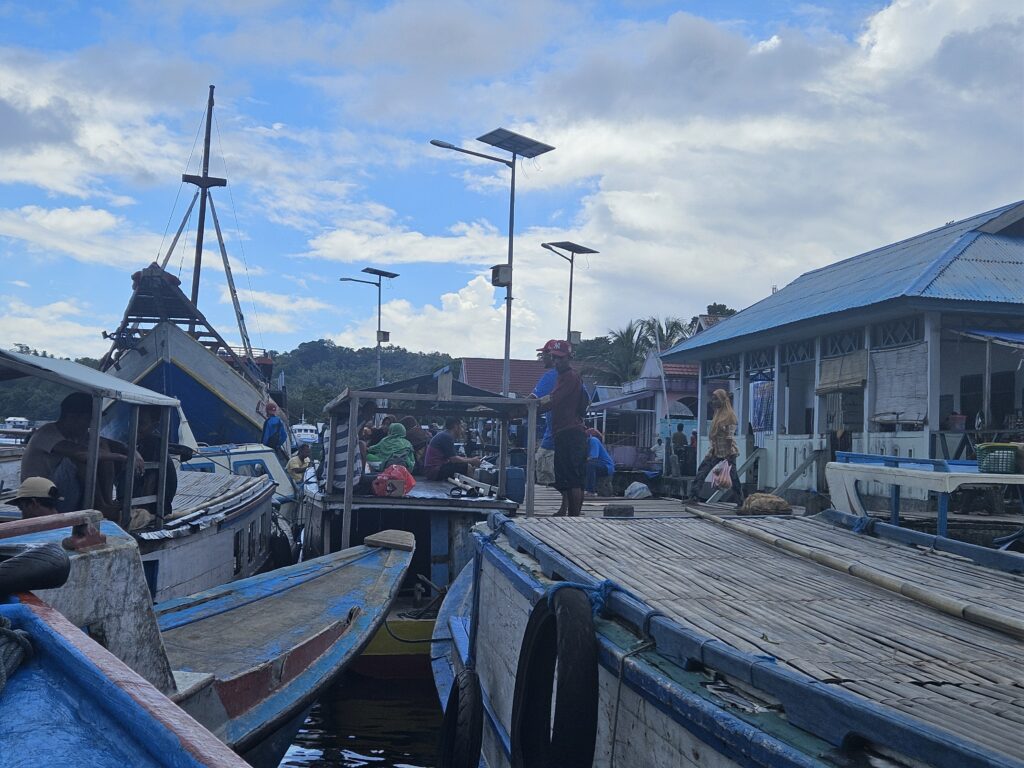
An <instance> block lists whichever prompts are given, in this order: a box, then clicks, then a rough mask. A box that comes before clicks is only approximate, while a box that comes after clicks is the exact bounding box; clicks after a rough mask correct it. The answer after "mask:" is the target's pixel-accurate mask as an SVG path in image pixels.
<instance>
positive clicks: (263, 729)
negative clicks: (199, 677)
mask: <svg viewBox="0 0 1024 768" xmlns="http://www.w3.org/2000/svg"><path fill="white" fill-rule="evenodd" d="M411 558H412V553H411V552H409V551H400V550H394V549H381V548H376V547H366V546H360V547H352V548H350V549H348V550H344V551H342V552H338V553H335V554H333V555H327V556H324V557H321V558H317V559H315V560H310V561H306V562H302V563H298V564H296V565H293V566H289V567H286V568H279V569H277V570H275V571H271V572H269V573H265V574H260V575H258V576H253V577H250V578H248V579H242V580H240V581H236V582H233V583H232V584H230V585H225V586H223V587H217V588H215V589H211V590H207V591H206V592H200V593H198V594H195V595H191V596H189V597H186V598H181V599H179V600H172V601H168V602H166V603H162V604H160V605H157V606H156V607H155V610H156V612H157V621H158V624H159V627H160V631H161V634H162V636H163V640H164V645H165V647H166V648H167V652H168V656H169V658H170V661H171V665H172V667H173V668H174V669H181V670H185V671H188V672H196V673H205V674H212V675H213V676H214V678H215V682H214V684H213V685H214V691H215V694H216V696H217V697H218V698H219V701H220V704H221V706H222V707H223V709H224V711H225V712H227V713H228V715H229V719H228V720H227V722H225V723H223V724H222V725H220V726H218V727H217V728H216V729H215V733H216V734H217V736H218V737H220V738H221V739H222V740H223V741H224V742H225V743H226V744H228V745H230V746H231V747H232V748H233V749H235V750H236V751H238V752H239V753H241V754H243V755H245V757H246V759H247V760H249V761H250V762H251V763H253V764H254V765H257V766H276V765H277V764H278V762H279V761H280V759H281V757H282V756H283V755H284V752H285V751H286V750H287V748H288V745H289V743H290V741H291V737H292V736H294V734H295V732H296V731H297V729H298V728H299V726H301V724H302V721H303V716H304V713H305V712H306V711H307V710H308V709H309V707H310V706H311V705H312V703H313V701H314V700H315V699H316V698H317V697H318V696H319V694H320V692H321V691H322V690H324V689H325V688H326V687H327V686H329V685H330V684H331V682H332V681H333V680H334V679H335V678H336V677H337V676H338V675H339V674H340V673H341V672H342V671H344V670H345V668H346V667H347V666H348V665H349V664H350V663H352V662H353V661H354V660H355V659H356V657H358V655H359V654H360V653H361V652H362V650H363V648H364V647H365V646H366V644H367V643H369V641H370V639H371V638H372V637H373V635H374V634H375V633H376V631H377V629H378V628H379V627H380V624H381V622H382V621H383V620H384V617H385V616H387V612H388V610H390V607H391V604H392V602H393V601H394V599H395V597H396V596H397V594H398V590H399V587H400V585H401V583H402V580H403V578H404V577H405V573H406V571H407V570H408V567H409V563H410V561H411ZM236 646H237V649H236ZM270 669H274V670H277V671H276V672H275V673H274V674H273V675H270V674H268V670H270ZM182 706H184V707H185V708H186V710H188V703H187V702H183V703H182Z"/></svg>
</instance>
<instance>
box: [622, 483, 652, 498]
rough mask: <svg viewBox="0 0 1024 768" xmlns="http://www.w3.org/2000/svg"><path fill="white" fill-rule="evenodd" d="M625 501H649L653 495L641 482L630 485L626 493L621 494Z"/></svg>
mask: <svg viewBox="0 0 1024 768" xmlns="http://www.w3.org/2000/svg"><path fill="white" fill-rule="evenodd" d="M622 495H623V496H625V497H626V498H627V499H649V498H650V497H651V496H652V495H653V494H652V493H651V489H650V488H648V487H647V486H646V485H644V484H643V483H641V482H636V483H630V484H629V487H628V488H626V492H625V493H624V494H622Z"/></svg>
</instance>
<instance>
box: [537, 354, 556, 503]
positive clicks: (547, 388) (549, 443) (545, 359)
mask: <svg viewBox="0 0 1024 768" xmlns="http://www.w3.org/2000/svg"><path fill="white" fill-rule="evenodd" d="M552 341H554V339H552V340H551V341H549V342H548V343H547V344H545V345H544V346H543V347H541V348H540V349H538V350H537V353H538V354H537V356H538V357H539V358H540V361H541V362H542V363H543V364H544V367H545V368H546V369H547V370H546V371H544V375H543V376H541V377H540V380H539V381H538V382H537V386H535V387H534V388H533V392H531V393H530V397H535V398H541V397H544V396H545V395H550V394H551V391H552V390H553V389H554V388H555V382H556V381H558V371H556V370H555V360H554V358H553V357H552V356H551V350H550V347H551V343H552ZM541 418H542V419H544V436H543V437H542V438H541V440H540V445H538V446H537V452H536V454H534V461H533V466H534V470H535V474H536V476H537V484H538V485H554V483H555V436H554V434H553V433H552V432H551V413H550V411H549V412H547V413H542V414H541Z"/></svg>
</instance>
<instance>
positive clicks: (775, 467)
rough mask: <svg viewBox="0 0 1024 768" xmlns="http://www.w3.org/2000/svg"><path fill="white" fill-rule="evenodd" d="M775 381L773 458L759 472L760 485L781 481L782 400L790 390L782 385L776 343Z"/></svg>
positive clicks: (779, 346)
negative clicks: (769, 472) (770, 475)
mask: <svg viewBox="0 0 1024 768" xmlns="http://www.w3.org/2000/svg"><path fill="white" fill-rule="evenodd" d="M774 377H775V381H774V383H773V388H774V389H773V393H772V394H773V397H772V458H771V461H770V462H768V461H766V462H765V464H766V465H767V466H766V471H764V472H758V480H759V485H760V486H761V487H770V486H773V485H775V484H776V483H777V482H779V433H780V432H781V430H782V400H783V398H786V397H788V394H789V393H788V391H787V390H786V389H785V388H784V387H783V386H782V345H781V344H776V345H775V370H774ZM766 447H767V446H766ZM768 467H770V471H771V472H772V478H771V480H768V470H767V468H768Z"/></svg>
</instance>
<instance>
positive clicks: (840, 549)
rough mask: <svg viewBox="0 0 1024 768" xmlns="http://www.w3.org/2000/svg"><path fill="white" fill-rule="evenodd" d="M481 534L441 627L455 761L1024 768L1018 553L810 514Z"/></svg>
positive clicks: (584, 524) (580, 521) (439, 668)
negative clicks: (944, 546) (933, 543)
mask: <svg viewBox="0 0 1024 768" xmlns="http://www.w3.org/2000/svg"><path fill="white" fill-rule="evenodd" d="M475 537H476V544H477V552H478V555H477V558H476V561H475V563H473V564H471V565H470V566H467V569H466V570H465V571H464V572H463V573H462V574H461V575H460V576H459V579H458V580H457V581H456V583H455V585H453V588H452V589H451V590H450V592H449V594H448V596H447V598H446V600H445V604H444V607H443V609H442V614H441V616H440V617H439V621H438V624H437V627H436V628H435V643H434V645H433V657H434V673H435V680H436V682H437V686H438V690H439V693H440V694H441V698H442V702H443V703H444V704H445V705H446V713H445V735H444V736H443V738H442V748H443V749H445V750H447V752H446V755H445V758H442V762H443V760H444V759H450V758H451V756H452V755H456V756H458V758H459V759H460V760H462V761H463V762H461V763H459V764H465V765H475V764H476V763H475V761H474V760H473V758H474V757H475V753H474V752H473V749H474V747H476V745H479V744H481V743H482V755H483V758H484V760H485V764H486V765H489V766H490V767H491V768H498V767H500V766H508V765H533V764H558V765H567V766H576V765H580V766H589V765H591V764H593V765H595V766H608V765H613V764H615V765H644V766H677V765H690V766H738V765H744V766H750V765H756V766H772V767H777V766H819V767H821V766H848V765H886V766H916V765H932V766H945V767H947V768H966V767H967V766H977V767H979V768H980V766H986V767H989V766H1005V767H1009V766H1015V767H1017V768H1019V767H1020V766H1022V765H1024V760H1022V759H1021V752H1020V749H1019V743H1018V740H1017V739H1016V738H1015V737H1014V736H1013V735H1012V734H1013V733H1014V731H1015V727H1014V726H1013V725H1012V723H1014V722H1016V721H1017V719H1018V718H1019V717H1020V716H1021V714H1022V709H1021V707H1022V704H1021V701H1020V699H1019V697H1018V696H1016V693H1015V692H1016V691H1019V689H1020V686H1021V684H1022V682H1024V678H1022V677H1021V670H1022V669H1024V665H1022V664H1021V661H1022V659H1024V613H1022V612H1021V609H1020V605H1021V598H1022V597H1024V578H1022V577H1021V575H1020V574H1021V572H1024V558H1022V557H1020V556H1018V555H1015V554H1011V553H994V552H993V551H992V550H988V549H984V548H980V547H972V546H971V545H967V544H964V543H962V542H959V543H958V544H959V545H960V548H959V549H958V550H957V552H956V554H955V556H954V555H952V554H951V555H945V554H943V553H941V552H936V551H934V550H929V549H926V548H925V547H920V548H917V547H908V546H907V545H906V544H904V543H902V542H901V541H898V540H892V541H885V540H882V539H879V538H876V537H869V536H861V535H858V534H856V533H853V532H851V531H848V530H844V529H840V528H837V527H835V526H834V525H833V524H832V522H830V521H829V520H827V519H812V518H797V517H781V518H768V517H764V518H757V517H755V518H745V519H744V520H743V521H742V522H740V521H738V520H727V519H724V518H716V517H715V516H714V515H704V516H703V518H701V519H687V518H661V519H635V520H614V519H590V518H575V519H526V520H523V519H518V520H516V521H511V520H508V519H507V518H504V517H502V516H499V515H495V516H492V518H491V521H490V525H489V527H488V529H487V530H478V531H477V532H476V533H475ZM966 555H975V556H976V560H977V562H971V560H969V559H967V557H966ZM993 555H995V556H996V557H992V556H993ZM982 648H983V649H985V650H984V651H983V652H982V651H980V650H979V649H982ZM556 666H557V670H558V672H557V675H555V674H554V673H555V669H556ZM553 689H554V696H553V697H552V690H553ZM552 701H553V702H554V703H553V704H552ZM477 724H479V729H478V730H476V725H477ZM591 756H592V758H593V759H592V762H591ZM535 760H539V761H541V762H539V763H535V762H534V761H535ZM543 761H551V762H546V763H545V762H543Z"/></svg>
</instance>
